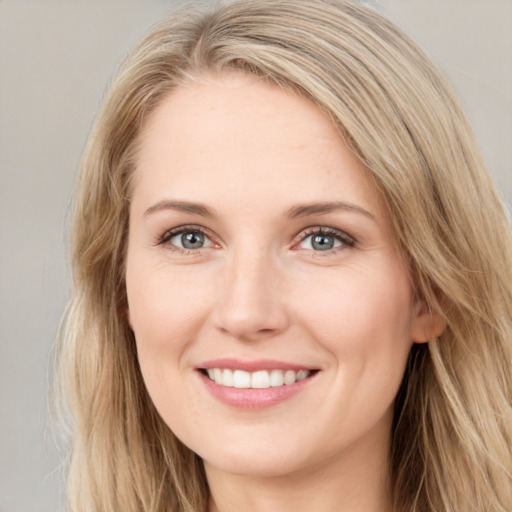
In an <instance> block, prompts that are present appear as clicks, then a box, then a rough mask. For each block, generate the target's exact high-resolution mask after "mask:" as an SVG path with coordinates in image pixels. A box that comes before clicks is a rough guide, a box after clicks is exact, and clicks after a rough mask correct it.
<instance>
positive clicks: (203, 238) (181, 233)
mask: <svg viewBox="0 0 512 512" xmlns="http://www.w3.org/2000/svg"><path fill="white" fill-rule="evenodd" d="M161 243H162V244H169V245H171V246H173V247H175V248H177V249H183V250H186V251H190V250H194V249H203V248H205V247H211V246H212V245H213V242H212V241H211V240H210V238H209V237H208V236H207V235H206V234H205V233H204V232H203V231H201V230H199V229H190V228H186V229H177V230H171V231H168V232H167V233H166V234H165V235H164V236H163V238H162V240H161Z"/></svg>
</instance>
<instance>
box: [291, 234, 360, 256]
mask: <svg viewBox="0 0 512 512" xmlns="http://www.w3.org/2000/svg"><path fill="white" fill-rule="evenodd" d="M354 245H355V240H354V239H353V238H351V237H349V236H348V235H347V234H345V233H343V232H341V231H338V230H333V229H326V228H323V229H317V230H315V231H314V232H312V233H309V234H306V236H304V238H303V239H302V241H301V242H300V243H299V247H300V248H301V249H307V250H311V251H331V250H333V249H337V248H338V247H342V246H348V247H353V246H354Z"/></svg>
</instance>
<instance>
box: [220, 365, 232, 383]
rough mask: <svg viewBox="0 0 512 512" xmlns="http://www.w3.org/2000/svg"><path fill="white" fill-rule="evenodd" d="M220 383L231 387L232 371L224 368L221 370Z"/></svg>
mask: <svg viewBox="0 0 512 512" xmlns="http://www.w3.org/2000/svg"><path fill="white" fill-rule="evenodd" d="M222 384H223V385H224V386H229V387H230V388H232V387H233V371H232V370H229V369H228V368H225V369H224V370H222Z"/></svg>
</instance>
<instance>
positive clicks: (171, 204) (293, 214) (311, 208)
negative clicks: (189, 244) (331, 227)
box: [144, 199, 376, 221]
mask: <svg viewBox="0 0 512 512" xmlns="http://www.w3.org/2000/svg"><path fill="white" fill-rule="evenodd" d="M161 210H176V211H180V212H185V213H192V214H194V215H199V216H201V217H207V218H211V219H215V218H216V217H217V215H216V214H215V211H214V210H211V209H209V208H207V207H206V206H204V205H202V204H200V203H192V202H189V201H171V200H167V199H164V200H162V201H159V202H158V203H156V204H154V205H153V206H151V207H149V208H148V209H147V210H146V211H145V212H144V216H146V215H150V214H151V213H154V212H158V211H161ZM337 210H344V211H349V212H355V213H360V214H361V215H364V216H365V217H368V218H369V219H372V220H374V221H375V220H376V219H375V217H374V216H373V215H372V214H371V213H370V212H369V211H367V210H365V209H364V208H361V207H360V206H358V205H356V204H352V203H345V202H343V201H332V202H323V203H310V204H304V205H297V206H293V207H292V208H290V209H288V210H287V211H286V214H285V215H286V217H288V218H291V219H297V218H301V217H307V216H309V215H322V214H326V213H331V212H334V211H337Z"/></svg>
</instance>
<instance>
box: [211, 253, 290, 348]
mask: <svg viewBox="0 0 512 512" xmlns="http://www.w3.org/2000/svg"><path fill="white" fill-rule="evenodd" d="M223 277H224V279H223V286H222V288H223V289H222V290H220V293H219V296H220V300H219V301H218V302H217V305H216V307H215V311H214V323H215V326H216V327H217V329H219V330H221V331H222V332H224V333H228V334H230V335H231V336H233V337H235V338H237V339H239V340H241V341H257V340H262V339H267V338H271V337H273V336H276V335H278V334H280V333H282V332H283V331H285V330H286V329H287V327H288V325H289V315H288V312H287V308H286V304H285V301H284V296H283V290H282V288H281V286H280V285H282V279H281V277H282V276H281V273H280V271H279V269H278V265H277V264H276V262H273V261H272V257H271V256H270V255H264V254H258V255H254V253H253V254H251V255H247V254H246V255H244V254H241V253H240V254H238V255H236V256H233V258H232V259H231V260H230V261H229V262H226V267H225V269H224V274H223Z"/></svg>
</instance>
